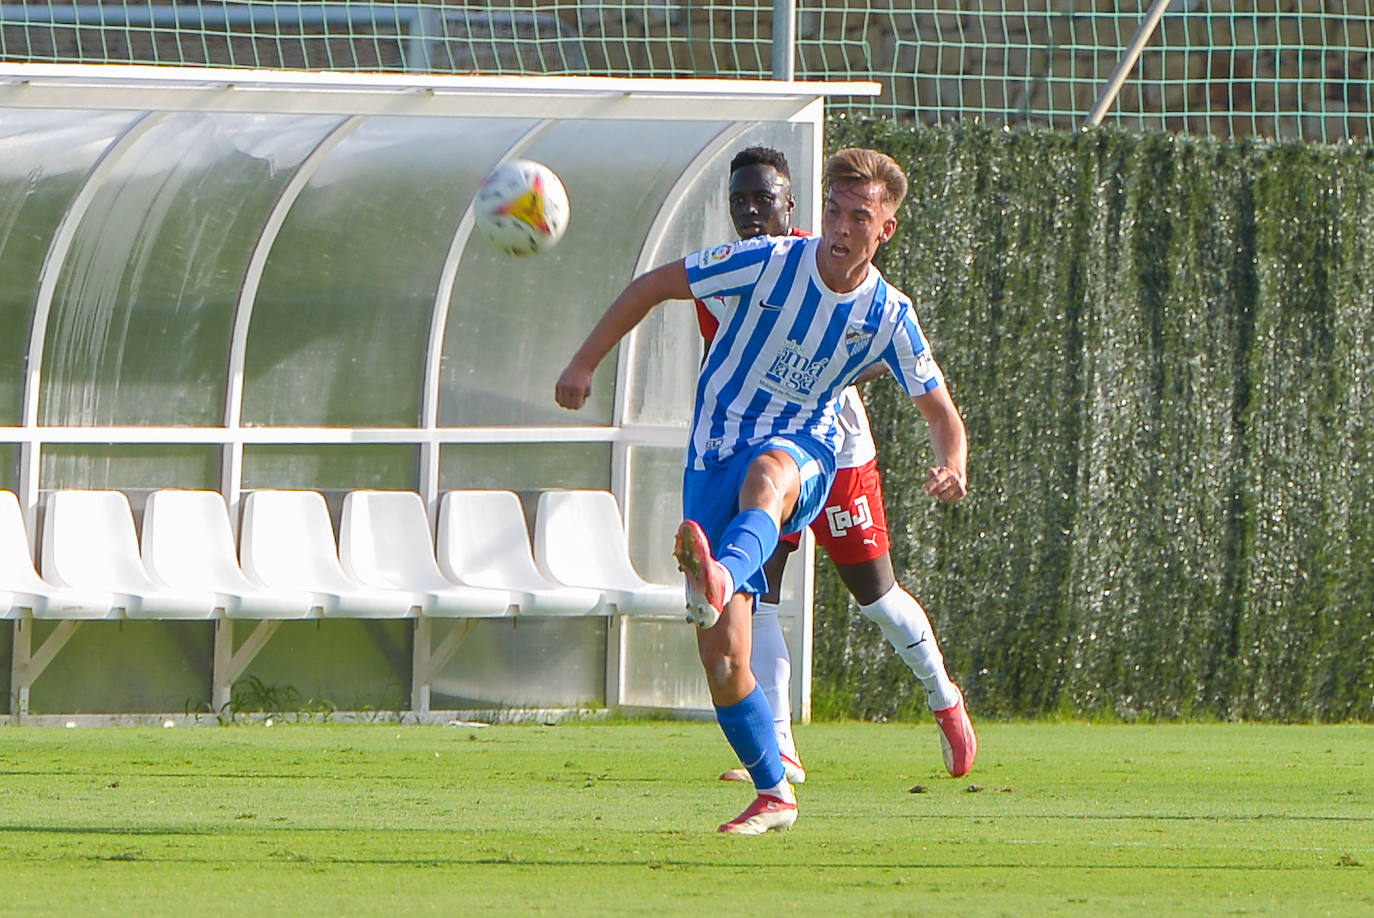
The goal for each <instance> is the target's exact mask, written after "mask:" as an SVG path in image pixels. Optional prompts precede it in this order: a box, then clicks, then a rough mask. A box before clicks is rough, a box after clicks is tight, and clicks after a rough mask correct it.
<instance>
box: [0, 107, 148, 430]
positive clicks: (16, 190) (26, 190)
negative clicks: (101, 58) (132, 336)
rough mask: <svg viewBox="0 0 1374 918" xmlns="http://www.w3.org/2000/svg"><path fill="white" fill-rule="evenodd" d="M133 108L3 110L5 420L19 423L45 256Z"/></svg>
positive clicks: (0, 359)
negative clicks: (66, 110) (82, 187)
mask: <svg viewBox="0 0 1374 918" xmlns="http://www.w3.org/2000/svg"><path fill="white" fill-rule="evenodd" d="M137 117H140V116H138V115H135V114H133V113H131V112H108V113H106V112H42V111H26V110H22V109H0V265H3V266H4V276H3V278H2V280H3V282H0V424H5V425H17V424H19V423H21V417H22V403H23V394H24V373H25V370H26V367H27V361H26V355H27V352H28V345H29V330H30V327H31V326H32V324H33V310H34V304H35V303H36V302H37V299H38V285H39V281H40V279H41V277H42V269H43V262H44V260H45V259H46V258H47V256H48V249H49V247H50V246H51V245H52V240H53V236H54V234H55V233H56V232H57V228H58V226H59V225H60V224H61V222H62V216H63V214H65V213H66V212H67V209H68V208H69V207H70V206H71V203H72V199H73V198H75V197H76V194H77V192H78V191H80V189H81V186H82V185H83V184H84V183H85V180H86V175H87V173H88V172H89V171H90V169H91V166H92V165H93V164H94V163H95V161H96V160H97V159H98V158H99V157H100V154H101V153H103V152H104V151H105V150H106V149H107V148H108V147H109V145H110V144H111V143H112V142H113V141H114V139H115V138H116V137H118V136H119V135H120V133H122V132H123V131H124V130H125V128H127V127H128V125H129V124H130V122H132V121H133V120H134V119H135V118H137Z"/></svg>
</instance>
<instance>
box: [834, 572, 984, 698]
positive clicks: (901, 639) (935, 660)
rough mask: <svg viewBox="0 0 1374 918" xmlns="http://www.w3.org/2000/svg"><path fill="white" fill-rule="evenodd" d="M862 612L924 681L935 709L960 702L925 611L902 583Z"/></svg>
mask: <svg viewBox="0 0 1374 918" xmlns="http://www.w3.org/2000/svg"><path fill="white" fill-rule="evenodd" d="M859 611H860V612H862V613H863V614H864V616H865V617H867V618H868V619H869V620H870V621H873V622H875V623H877V625H878V627H879V628H881V629H882V631H883V637H885V638H887V640H888V643H890V644H891V645H892V646H893V647H894V648H896V650H897V656H899V657H901V658H902V662H904V663H906V665H907V666H909V667H911V671H912V672H913V673H915V674H916V678H917V679H920V680H921V684H922V685H923V686H925V689H926V696H927V699H928V701H929V703H930V709H931V710H932V711H943V710H944V709H945V708H950V707H953V706H954V705H956V704H958V703H959V697H960V696H959V690H958V689H957V688H955V686H954V683H953V682H951V681H950V679H949V674H948V673H946V672H945V658H944V657H943V656H942V655H941V653H940V645H939V643H938V642H937V641H936V640H935V632H934V631H933V630H932V629H931V627H930V619H928V618H926V610H925V609H922V608H921V604H920V603H919V602H917V601H916V598H915V597H914V596H912V595H911V594H910V593H908V592H907V591H906V590H904V589H902V586H901V584H894V585H893V587H892V589H890V590H888V591H887V593H886V594H884V595H883V597H882V598H881V599H879V600H878V601H877V602H875V603H872V604H870V605H867V606H859Z"/></svg>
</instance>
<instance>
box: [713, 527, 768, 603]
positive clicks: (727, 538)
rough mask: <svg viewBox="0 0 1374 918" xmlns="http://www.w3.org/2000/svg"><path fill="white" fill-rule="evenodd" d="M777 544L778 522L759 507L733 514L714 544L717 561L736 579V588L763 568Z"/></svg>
mask: <svg viewBox="0 0 1374 918" xmlns="http://www.w3.org/2000/svg"><path fill="white" fill-rule="evenodd" d="M777 547H778V525H777V523H774V522H773V518H772V517H771V516H769V515H768V514H767V513H765V512H764V511H762V510H756V509H755V510H745V511H744V512H743V513H739V514H736V516H735V518H734V519H732V520H731V521H730V525H728V526H726V527H725V532H724V533H723V534H722V535H721V537H720V544H719V545H718V546H716V560H717V561H719V562H720V563H721V564H723V565H725V569H726V570H727V571H729V572H730V576H731V577H733V578H735V590H736V591H739V589H740V588H741V587H743V586H744V582H745V581H746V580H748V579H749V578H750V577H752V576H754V574H755V573H756V572H757V571H758V570H759V569H760V568H761V567H763V562H765V561H767V560H768V559H769V558H771V557H772V556H773V549H775V548H777Z"/></svg>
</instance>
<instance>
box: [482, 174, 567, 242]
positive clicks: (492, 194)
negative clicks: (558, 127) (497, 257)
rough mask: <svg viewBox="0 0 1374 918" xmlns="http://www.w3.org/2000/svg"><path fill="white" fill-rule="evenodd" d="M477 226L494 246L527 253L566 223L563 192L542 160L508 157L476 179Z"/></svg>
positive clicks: (554, 239)
mask: <svg viewBox="0 0 1374 918" xmlns="http://www.w3.org/2000/svg"><path fill="white" fill-rule="evenodd" d="M473 216H474V217H475V218H476V220H477V229H478V231H479V232H481V234H482V235H483V236H484V237H486V240H487V242H490V243H491V244H492V245H493V246H495V247H496V249H497V250H498V251H501V252H504V253H506V254H507V255H533V254H535V253H536V252H542V251H543V250H544V249H547V248H549V247H550V246H552V245H553V244H554V243H556V242H557V241H558V240H559V239H561V238H562V236H563V231H564V230H566V229H567V228H568V192H567V190H566V189H564V187H563V183H562V182H561V181H559V179H558V176H557V175H555V174H554V171H553V170H552V169H550V168H549V167H548V166H546V165H544V164H543V163H536V162H534V161H533V160H528V159H513V160H510V161H509V162H505V163H502V164H501V165H499V166H497V167H496V168H495V169H493V170H492V171H491V173H490V174H489V175H488V176H487V177H486V178H485V179H483V180H482V185H481V187H480V188H478V189H477V197H476V199H475V200H474V201H473Z"/></svg>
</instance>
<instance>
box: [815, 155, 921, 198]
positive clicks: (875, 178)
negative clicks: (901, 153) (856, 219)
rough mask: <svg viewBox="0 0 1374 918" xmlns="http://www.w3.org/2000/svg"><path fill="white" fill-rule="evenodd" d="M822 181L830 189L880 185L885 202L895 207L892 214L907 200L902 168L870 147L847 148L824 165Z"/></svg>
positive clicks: (904, 175)
mask: <svg viewBox="0 0 1374 918" xmlns="http://www.w3.org/2000/svg"><path fill="white" fill-rule="evenodd" d="M823 180H824V182H825V187H826V188H827V189H830V188H833V187H835V186H836V185H852V184H859V185H867V184H869V183H870V182H877V183H878V184H880V185H882V186H883V201H884V202H885V203H888V204H891V205H892V210H893V212H896V210H897V208H898V207H901V206H902V199H903V198H905V197H906V173H905V172H903V171H902V167H901V166H899V165H897V161H896V160H895V159H893V158H892V157H891V156H888V155H887V154H886V153H882V152H879V151H878V150H870V149H868V148H867V147H847V148H845V149H843V150H841V151H839V152H838V153H836V154H835V155H834V156H832V157H830V159H828V160H826V163H825V175H824V179H823Z"/></svg>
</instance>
